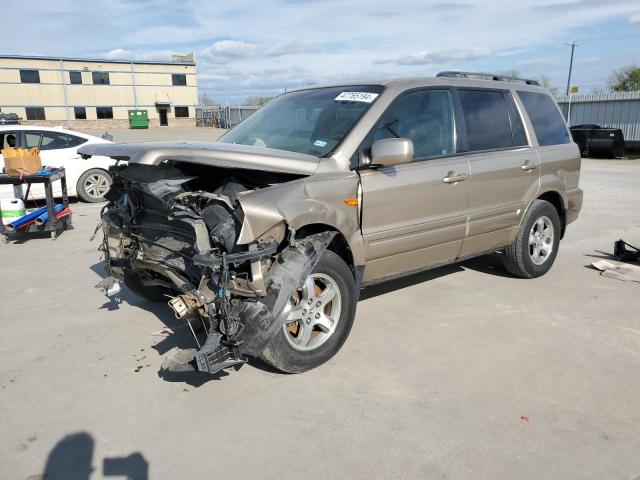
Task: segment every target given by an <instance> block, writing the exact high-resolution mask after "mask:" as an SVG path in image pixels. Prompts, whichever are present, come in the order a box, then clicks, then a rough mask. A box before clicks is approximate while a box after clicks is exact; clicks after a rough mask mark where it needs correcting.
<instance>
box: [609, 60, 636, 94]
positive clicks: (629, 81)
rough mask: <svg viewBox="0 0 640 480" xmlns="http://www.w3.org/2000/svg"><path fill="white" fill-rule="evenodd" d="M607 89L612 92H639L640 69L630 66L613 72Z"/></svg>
mask: <svg viewBox="0 0 640 480" xmlns="http://www.w3.org/2000/svg"><path fill="white" fill-rule="evenodd" d="M609 88H611V90H613V91H614V92H637V91H640V67H638V66H637V65H630V66H628V67H624V68H621V69H620V70H616V71H615V72H613V74H612V75H611V78H610V79H609Z"/></svg>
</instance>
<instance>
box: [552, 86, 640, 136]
mask: <svg viewBox="0 0 640 480" xmlns="http://www.w3.org/2000/svg"><path fill="white" fill-rule="evenodd" d="M557 100H558V105H559V106H560V109H561V110H562V113H563V114H564V116H565V118H566V119H567V122H568V123H569V125H584V124H595V125H600V126H601V127H607V128H619V129H621V130H622V134H623V135H624V139H625V141H627V142H629V141H630V142H639V141H640V92H607V93H593V94H588V95H572V96H571V98H569V96H567V95H563V96H561V97H558V99H557Z"/></svg>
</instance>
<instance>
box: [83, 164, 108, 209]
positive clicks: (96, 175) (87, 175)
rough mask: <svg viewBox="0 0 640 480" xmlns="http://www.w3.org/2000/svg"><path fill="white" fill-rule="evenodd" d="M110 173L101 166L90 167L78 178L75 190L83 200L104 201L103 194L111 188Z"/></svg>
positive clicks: (91, 201)
mask: <svg viewBox="0 0 640 480" xmlns="http://www.w3.org/2000/svg"><path fill="white" fill-rule="evenodd" d="M111 182H112V180H111V175H109V174H108V173H107V172H106V171H105V170H102V169H101V168H92V169H90V170H87V171H86V172H84V173H83V174H82V175H81V176H80V178H79V179H78V184H77V185H76V192H78V197H79V198H80V200H82V201H83V202H89V203H98V202H104V200H105V198H104V196H105V194H106V193H107V192H108V191H109V189H110V188H111Z"/></svg>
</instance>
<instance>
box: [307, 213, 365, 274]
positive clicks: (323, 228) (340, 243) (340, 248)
mask: <svg viewBox="0 0 640 480" xmlns="http://www.w3.org/2000/svg"><path fill="white" fill-rule="evenodd" d="M327 231H331V232H336V233H337V235H336V236H335V237H334V239H333V241H332V242H331V243H330V244H329V247H328V249H329V250H331V251H332V252H333V253H335V254H336V255H338V256H339V257H340V258H342V259H343V260H344V261H345V262H346V264H347V265H349V268H350V269H351V271H353V254H352V253H351V248H349V244H348V243H347V239H346V238H345V237H344V235H343V234H342V233H340V232H339V231H338V230H336V229H335V228H333V227H331V226H329V225H325V224H323V223H314V224H311V225H305V226H304V227H302V228H301V229H300V230H298V231H296V237H297V238H304V237H308V236H309V235H313V234H315V233H322V232H327Z"/></svg>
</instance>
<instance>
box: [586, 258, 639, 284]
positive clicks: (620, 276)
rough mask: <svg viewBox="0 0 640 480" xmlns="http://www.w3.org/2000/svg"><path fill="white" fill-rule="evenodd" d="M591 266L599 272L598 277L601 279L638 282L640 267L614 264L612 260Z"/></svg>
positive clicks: (628, 264) (600, 261)
mask: <svg viewBox="0 0 640 480" xmlns="http://www.w3.org/2000/svg"><path fill="white" fill-rule="evenodd" d="M591 265H592V266H593V268H595V269H596V270H600V272H601V273H600V275H602V276H603V277H609V278H615V279H616V280H625V281H631V282H640V265H633V264H630V263H622V262H616V261H613V260H598V261H597V262H593V263H592V264H591Z"/></svg>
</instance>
